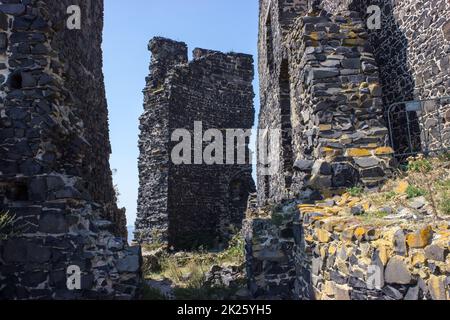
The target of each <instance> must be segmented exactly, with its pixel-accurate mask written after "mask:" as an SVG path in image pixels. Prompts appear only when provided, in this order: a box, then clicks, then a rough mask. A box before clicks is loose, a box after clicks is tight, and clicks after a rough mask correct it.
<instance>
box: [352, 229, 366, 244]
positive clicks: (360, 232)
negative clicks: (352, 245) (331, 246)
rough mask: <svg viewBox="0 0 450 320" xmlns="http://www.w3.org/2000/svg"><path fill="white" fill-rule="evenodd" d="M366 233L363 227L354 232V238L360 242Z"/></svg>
mask: <svg viewBox="0 0 450 320" xmlns="http://www.w3.org/2000/svg"><path fill="white" fill-rule="evenodd" d="M366 232H367V230H366V229H365V228H363V227H358V228H356V229H355V232H354V235H355V238H356V239H358V240H359V241H361V240H362V239H363V238H364V236H365V234H366Z"/></svg>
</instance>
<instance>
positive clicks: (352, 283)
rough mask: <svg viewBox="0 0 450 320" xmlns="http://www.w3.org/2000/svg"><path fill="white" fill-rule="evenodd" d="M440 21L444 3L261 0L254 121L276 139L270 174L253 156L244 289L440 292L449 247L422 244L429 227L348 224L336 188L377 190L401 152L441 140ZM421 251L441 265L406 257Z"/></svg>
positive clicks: (449, 129)
mask: <svg viewBox="0 0 450 320" xmlns="http://www.w3.org/2000/svg"><path fill="white" fill-rule="evenodd" d="M370 6H376V8H378V9H380V13H381V16H380V17H381V21H380V22H381V26H380V28H379V29H378V28H370V26H369V24H368V19H369V18H370V16H371V15H372V14H373V12H372V10H373V7H372V9H370ZM369 9H370V10H369ZM449 21H450V4H449V3H448V1H445V0H433V1H417V0H414V1H411V0H393V1H391V0H374V1H363V0H361V1H359V0H341V1H340V0H322V1H320V0H319V1H316V0H312V1H307V0H260V21H259V74H260V90H261V112H260V115H259V130H262V129H265V128H274V129H281V131H282V134H281V136H280V137H279V139H278V140H277V141H274V142H273V143H275V144H278V145H280V146H281V151H280V153H279V154H275V156H276V157H277V159H276V160H277V163H278V166H276V168H278V170H275V172H274V174H270V175H267V174H266V172H267V169H270V164H269V165H267V164H265V163H263V162H261V161H259V162H258V201H257V202H258V204H259V206H260V207H251V208H249V211H248V214H247V219H246V221H245V223H244V233H245V236H246V243H247V245H246V254H247V260H246V263H247V277H248V281H249V288H250V290H251V292H252V294H253V295H254V296H255V297H266V298H267V297H269V298H271V297H272V298H273V297H276V298H282V299H316V298H319V299H322V298H323V299H326V298H328V299H338V300H339V299H356V300H359V299H387V300H392V299H397V300H398V299H403V298H404V299H412V300H417V299H419V298H420V299H421V298H424V297H428V298H431V297H432V298H433V299H442V298H443V299H444V300H445V299H446V290H447V293H448V281H447V282H446V279H448V268H447V271H445V270H446V268H445V263H447V265H448V261H449V260H448V258H447V260H445V259H446V258H445V253H444V252H445V247H446V246H447V247H448V243H447V244H446V243H445V239H446V238H445V237H440V236H436V237H434V238H433V239H441V240H442V241H443V244H442V243H440V244H436V245H435V244H434V242H433V245H430V244H431V239H432V237H431V235H432V234H433V232H436V234H438V233H439V228H440V226H437V227H436V226H431V225H429V226H427V227H424V226H423V224H424V223H426V222H423V221H422V222H421V223H422V225H420V222H419V226H417V225H414V223H411V225H410V226H408V227H406V228H404V227H400V226H399V225H397V226H396V227H397V229H395V227H394V229H393V230H391V229H389V228H388V227H386V229H383V228H371V227H370V226H368V225H364V224H358V222H357V220H355V219H354V215H357V214H359V213H361V212H363V211H364V210H365V209H364V208H363V207H359V206H357V205H355V204H356V202H357V201H358V199H357V198H354V197H351V196H350V195H349V194H348V193H347V194H345V191H346V190H348V188H351V187H354V186H360V187H364V188H366V189H371V188H374V187H377V186H380V185H382V183H383V182H384V181H385V180H386V178H388V177H389V176H390V175H391V173H392V170H393V169H394V168H395V165H396V163H397V162H398V161H399V160H400V161H402V160H403V159H404V158H405V157H406V156H408V155H411V154H414V153H416V152H423V153H433V152H438V151H442V150H448V149H449V148H450V118H449V116H450V100H449V99H448V96H449V95H450V91H449V90H450V76H449V53H450V22H449ZM446 97H447V98H446ZM411 100H414V101H415V102H408V101H411ZM393 111H395V113H394V112H393ZM273 171H274V170H273ZM333 197H334V198H333ZM292 199H295V200H292ZM321 200H322V202H321ZM352 201H353V204H352ZM316 202H317V204H316ZM347 203H348V206H349V208H347V209H348V211H346V210H347V209H344V207H345V206H346V205H347ZM267 204H269V205H270V206H269V207H268V208H269V209H270V208H272V209H270V210H269V211H270V212H269V213H266V212H265V210H266V209H264V206H265V205H267ZM274 205H275V206H274ZM366 205H367V204H366ZM369 205H370V204H369ZM266 208H267V206H266ZM341 213H342V214H343V216H342V217H339V216H338V215H339V214H341ZM352 215H353V217H352ZM419 220H420V219H419ZM443 228H444V229H445V228H446V227H445V223H444V227H443ZM433 230H435V231H433ZM382 232H386V234H382ZM404 233H406V234H407V236H406V239H407V244H406V243H405V235H404ZM420 234H421V235H425V236H424V239H426V240H423V241H421V242H420V243H419V242H414V241H413V240H415V239H416V235H420ZM392 239H394V240H392ZM377 241H378V242H377ZM383 241H385V242H383ZM434 241H436V240H434ZM392 243H393V249H389V250H391V251H388V249H387V248H390V247H392ZM381 244H382V245H381ZM385 244H386V247H385V246H384V245H385ZM402 244H403V245H402ZM428 245H430V246H429V247H426V246H428ZM407 246H408V248H409V250H408V251H407V249H406V248H407ZM425 247H426V248H425ZM423 248H425V254H424V256H426V257H427V259H429V261H434V262H433V263H436V264H439V265H440V266H442V268H441V269H439V270H437V269H433V264H432V263H431V262H430V263H431V264H429V268H430V269H429V270H428V269H427V267H426V265H425V267H423V265H421V264H416V265H413V266H410V265H407V261H409V260H407V259H408V258H409V259H411V256H414V255H417V254H423V253H421V252H420V250H421V249H423ZM434 248H438V249H439V250H440V252H443V254H442V255H440V256H438V257H437V256H433V255H431V254H430V252H431V251H432V250H434ZM443 248H444V249H443ZM385 250H386V251H385ZM415 250H417V251H415ZM405 257H406V258H405ZM445 261H447V262H445ZM421 266H422V267H423V268H422V269H421V271H420V272H419V271H418V270H419V269H418V268H420V267H421ZM413 269H414V272H416V273H415V275H414V278H413V277H412V274H411V272H412V271H411V270H413ZM374 270H375V271H374ZM371 272H372V274H371ZM373 272H378V273H377V276H378V278H377V281H378V280H379V283H378V284H377V286H378V288H374V287H372V286H373V285H372V284H370V285H368V283H369V282H370V279H371V278H370V277H373V276H374V273H373ZM417 272H419V273H418V274H417ZM433 272H434V273H433ZM429 273H432V274H431V275H429ZM445 283H447V285H446V284H445ZM446 288H447V289H446ZM419 292H420V294H419Z"/></svg>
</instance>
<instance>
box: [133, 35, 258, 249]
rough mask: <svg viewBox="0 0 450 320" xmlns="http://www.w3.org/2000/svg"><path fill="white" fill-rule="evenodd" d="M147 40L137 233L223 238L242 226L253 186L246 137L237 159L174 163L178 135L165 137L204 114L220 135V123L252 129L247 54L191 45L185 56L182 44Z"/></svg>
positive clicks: (210, 240)
mask: <svg viewBox="0 0 450 320" xmlns="http://www.w3.org/2000/svg"><path fill="white" fill-rule="evenodd" d="M149 48H150V50H151V52H152V64H151V75H150V77H149V78H148V79H147V87H146V89H145V112H144V115H143V116H142V117H141V137H140V149H141V156H140V162H139V169H140V179H141V182H140V193H139V207H138V220H137V223H136V230H137V233H136V236H137V238H138V240H139V241H141V242H157V241H162V242H167V243H168V244H169V245H170V246H173V247H175V248H177V249H191V248H193V247H198V246H200V245H205V246H221V245H222V244H225V243H226V242H227V241H228V240H229V238H230V237H231V235H232V234H233V232H234V230H233V229H234V228H240V225H241V223H242V219H243V216H244V212H245V210H246V204H247V198H248V195H249V193H251V192H254V190H255V188H254V183H253V179H252V177H251V165H250V164H248V163H249V161H248V160H249V159H248V156H249V148H248V143H249V139H247V141H246V145H245V149H246V153H247V162H246V163H247V164H243V165H240V164H232V165H222V164H214V165H207V164H205V163H204V162H203V164H194V161H192V164H180V165H175V164H174V163H173V162H172V159H171V152H172V149H173V148H174V147H175V145H177V144H178V142H171V141H170V139H171V135H172V133H173V131H174V130H176V129H186V130H187V131H188V132H190V133H191V134H192V139H194V135H193V134H194V122H202V132H203V133H204V132H206V131H207V130H208V129H218V130H220V131H221V132H222V133H223V135H224V142H225V137H226V129H250V128H251V127H252V125H253V121H254V109H253V98H254V94H253V87H252V80H253V75H254V74H253V59H252V57H251V56H249V55H245V54H234V53H229V54H224V53H220V52H217V51H211V50H203V49H195V50H194V59H193V61H191V62H188V58H187V47H186V45H185V44H184V43H179V42H174V41H171V40H168V39H164V38H155V39H153V40H152V41H151V42H150V46H149ZM221 143H222V142H221ZM207 145H208V143H204V147H205V146H207ZM235 147H236V146H235ZM224 152H225V147H224ZM193 155H194V150H193V152H192V156H193Z"/></svg>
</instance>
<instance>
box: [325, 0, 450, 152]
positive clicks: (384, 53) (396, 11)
mask: <svg viewBox="0 0 450 320" xmlns="http://www.w3.org/2000/svg"><path fill="white" fill-rule="evenodd" d="M322 3H323V5H324V6H325V8H326V9H327V10H331V11H333V10H339V9H340V10H345V9H348V8H350V9H351V10H354V11H358V12H359V13H360V14H361V15H362V16H363V17H368V15H367V14H366V12H367V7H368V6H370V5H377V6H379V7H380V8H381V13H382V21H381V29H380V30H372V31H370V32H369V38H368V40H369V42H370V44H371V46H372V47H373V49H374V55H375V59H376V61H377V62H378V64H379V70H380V77H381V84H382V88H383V96H382V97H383V101H384V104H385V107H386V108H387V107H388V106H390V105H392V104H393V103H398V102H403V101H410V100H427V99H432V98H438V97H448V96H450V90H449V88H450V76H449V53H450V40H449V37H448V21H449V19H450V4H449V2H448V1H446V0H397V1H391V0H375V1H359V0H323V1H322ZM427 104H429V103H428V102H427ZM433 104H434V103H431V105H433ZM423 107H424V112H423V113H424V114H417V115H416V114H414V112H413V113H410V114H409V116H410V118H411V119H410V120H412V122H413V124H412V125H411V126H410V128H409V129H410V131H411V132H412V135H413V139H412V140H413V141H412V144H413V146H412V149H413V150H412V151H420V150H421V149H423V148H424V146H423V142H424V139H425V138H424V136H423V131H424V129H425V131H426V132H427V136H428V135H429V137H427V138H428V140H429V144H430V146H431V147H432V148H433V147H434V148H436V147H438V146H439V147H441V146H442V144H444V147H446V148H449V145H448V141H449V140H450V129H449V127H450V124H449V123H448V120H445V119H444V117H443V115H444V114H445V112H446V110H448V109H449V108H450V106H449V102H446V103H443V104H442V105H439V106H436V107H435V108H433V107H432V108H430V106H429V105H428V106H427V105H424V106H423ZM437 110H439V111H440V112H436V111H437ZM422 116H423V117H424V118H425V119H424V120H425V121H424V122H425V125H424V128H419V126H418V123H417V122H418V121H417V120H416V118H420V117H422ZM405 117H406V114H405V105H404V104H401V105H399V106H398V112H395V113H394V116H393V125H392V128H393V131H394V134H393V141H392V145H393V146H394V147H395V149H396V152H397V153H402V152H406V151H408V150H410V149H411V148H410V147H409V145H408V141H407V127H406V126H405V121H406V119H405ZM428 119H430V120H428ZM427 120H428V121H427ZM414 121H416V123H414ZM431 122H432V123H433V125H430V123H431ZM438 124H440V127H441V132H442V135H443V138H444V139H443V140H441V139H440V138H439V136H440V134H438V132H437V128H438V127H439V125H438ZM421 140H422V141H421ZM421 142H422V144H421Z"/></svg>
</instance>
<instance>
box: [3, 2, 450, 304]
mask: <svg viewBox="0 0 450 320" xmlns="http://www.w3.org/2000/svg"><path fill="white" fill-rule="evenodd" d="M259 4H260V16H259V19H260V20H259V41H258V47H259V61H258V68H259V74H260V90H261V94H260V96H261V110H260V114H259V119H258V128H259V133H263V132H264V130H266V129H268V130H269V131H270V130H271V129H274V130H280V131H281V134H280V135H270V134H269V135H266V136H265V137H268V139H269V141H268V144H269V146H280V150H279V152H276V153H275V154H271V155H269V157H270V158H271V159H270V160H271V161H269V162H268V163H266V161H262V160H263V159H262V158H261V155H260V154H259V153H258V156H259V157H260V158H259V161H258V164H257V176H258V182H257V191H256V188H255V183H254V181H253V178H252V166H251V162H250V158H251V152H250V148H249V144H250V136H249V135H247V136H245V138H244V139H243V140H242V139H238V138H236V137H235V136H231V138H232V139H231V140H230V141H231V145H232V148H231V149H232V150H231V151H234V152H233V153H232V158H233V159H234V160H237V158H238V156H237V155H236V153H235V152H236V151H237V150H244V151H245V152H244V153H245V161H244V163H240V162H237V161H234V162H233V164H230V163H221V162H219V163H217V162H216V163H214V161H213V162H212V164H206V162H205V158H204V154H200V158H202V159H201V160H200V161H199V153H198V152H199V150H198V149H203V150H200V151H201V152H203V151H204V150H205V149H206V148H207V147H208V146H210V144H211V143H212V142H213V141H214V142H218V143H219V144H220V145H223V142H224V140H223V141H220V139H222V138H223V139H228V138H229V135H230V130H231V131H234V132H235V133H236V130H246V129H251V128H252V127H253V125H254V116H255V110H254V107H253V99H254V92H253V86H252V82H253V80H254V68H253V58H252V57H251V56H250V55H246V54H238V53H221V52H218V51H212V50H205V49H199V48H197V49H195V50H194V52H193V59H192V60H191V61H189V59H188V53H187V50H188V49H187V46H186V44H184V43H181V42H176V41H172V40H169V39H166V38H161V37H156V38H154V39H152V40H151V41H150V44H149V50H150V51H151V54H152V58H151V64H150V75H149V76H148V77H147V79H146V87H145V89H144V113H143V114H142V116H141V118H140V130H141V134H140V137H139V148H140V157H139V179H140V185H139V198H138V217H137V221H136V233H135V238H136V241H137V242H138V243H139V244H160V245H164V246H166V247H168V248H173V249H174V250H190V249H194V248H195V249H197V248H199V247H203V248H211V247H213V248H219V249H220V248H224V247H225V246H226V245H227V243H228V242H229V240H230V239H231V237H232V236H233V235H234V234H235V233H236V232H237V231H239V230H240V229H241V228H242V229H243V230H242V232H243V234H244V235H245V240H246V246H245V251H246V271H247V272H246V277H247V279H248V284H249V289H250V293H251V294H252V296H253V297H255V298H256V297H260V298H261V297H262V298H273V297H275V298H282V299H315V298H332V299H388V300H392V299H413V300H417V299H422V298H424V299H425V298H433V299H435V300H438V299H445V298H448V295H449V294H450V291H449V290H448V286H449V284H448V279H449V272H448V265H449V261H450V256H449V255H448V251H449V250H448V249H449V248H448V239H449V237H450V235H449V234H448V227H445V228H443V227H442V226H438V225H436V224H432V223H431V222H430V223H429V224H428V225H427V226H424V225H422V224H424V223H425V222H427V221H428V220H426V219H427V217H424V218H423V217H422V218H423V219H422V220H420V219H418V221H419V222H417V221H416V222H417V224H413V223H411V224H408V226H406V227H404V226H401V228H400V226H399V225H398V224H397V225H394V224H395V221H394V223H393V224H391V225H390V226H388V227H387V229H388V230H386V228H384V229H383V228H381V227H380V228H373V227H371V226H369V225H357V224H356V223H357V222H355V221H356V219H355V217H356V215H358V214H361V213H362V212H363V211H364V210H365V208H364V206H363V205H362V204H361V205H359V204H358V203H360V202H361V199H355V197H352V196H350V195H349V194H348V193H347V194H346V193H345V191H346V190H348V188H351V187H355V186H359V187H363V188H365V189H368V190H370V189H376V188H378V187H379V186H381V185H382V184H383V183H384V182H385V181H386V180H387V179H388V178H389V177H390V176H391V175H392V173H393V171H394V170H395V168H396V165H397V163H398V162H401V161H403V160H404V159H405V158H406V157H408V156H409V155H411V154H415V153H417V152H422V153H426V154H434V153H438V152H440V151H442V150H448V149H449V148H450V145H449V144H450V98H448V96H450V76H449V75H450V72H449V53H450V22H449V21H450V4H449V2H448V0H370V1H369V0H367V1H365V0H259ZM73 5H75V6H79V7H80V9H81V13H82V17H83V18H82V24H81V28H74V29H71V28H68V26H67V25H66V22H67V18H68V11H67V8H68V7H70V6H73ZM374 7H375V9H374ZM377 8H378V9H379V10H380V11H379V13H380V14H381V16H380V17H381V21H380V22H381V26H380V28H378V27H376V26H375V27H374V26H373V24H372V25H369V24H368V21H369V20H370V19H372V18H373V15H374V12H375V14H376V12H377V10H376V9H377ZM374 10H375V11H374ZM375 25H376V24H375ZM102 29H103V1H100V0H92V1H88V0H59V1H56V0H0V213H1V214H5V213H7V214H8V215H9V216H11V217H14V220H13V224H12V226H10V229H11V230H8V231H11V235H8V237H3V235H1V234H0V236H2V237H0V299H24V300H25V299H112V298H114V299H133V298H136V297H138V296H139V293H140V288H141V285H142V277H141V264H142V258H141V249H140V247H139V246H129V245H128V244H127V242H126V237H127V230H126V218H125V210H124V209H120V208H118V207H117V199H116V193H115V191H114V187H113V182H112V174H111V168H110V165H109V156H110V154H111V147H110V142H109V132H108V111H107V102H106V98H105V88H104V83H103V72H102V51H101V43H102ZM214 129H215V130H216V133H217V131H219V133H221V134H220V136H221V137H218V136H217V135H214V134H211V132H212V131H211V130H214ZM199 139H200V146H199V142H198V140H199ZM271 139H272V140H271ZM181 140H183V142H185V141H188V143H187V146H188V147H187V148H185V149H182V151H181V149H180V148H179V146H180V143H181ZM199 147H200V148H199ZM269 149H270V147H269ZM275 149H276V148H275ZM215 150H216V151H215V153H214V155H212V154H211V156H212V157H214V158H216V157H217V156H218V154H220V153H222V152H223V155H224V157H223V158H225V159H227V158H228V157H227V156H229V152H230V150H225V149H224V150H222V152H221V151H220V149H215ZM218 150H219V151H218ZM174 155H175V156H176V157H178V158H177V159H174ZM202 156H203V157H202ZM180 159H182V161H179V160H180ZM209 160H211V159H209ZM275 164H276V165H275ZM268 172H269V173H270V174H267V173H268ZM255 192H256V194H255ZM255 197H256V198H257V199H255ZM317 201H322V202H317ZM366 205H367V206H369V204H367V203H366ZM419 205H420V204H419ZM345 206H348V208H345V209H344V207H345ZM247 207H249V208H247ZM422 207H424V206H422ZM347 209H348V210H347ZM265 210H266V211H265ZM346 210H347V211H346ZM343 211H345V215H344V217H340V216H339V213H341V212H343ZM261 212H262V213H264V215H262V214H261ZM245 213H246V216H245ZM243 219H244V220H243ZM414 219H415V218H414ZM419 223H420V224H421V225H419ZM427 223H428V222H427ZM386 235H387V236H386ZM425 261H429V263H428V262H427V263H425ZM371 268H372V269H371ZM369 269H370V270H369ZM371 270H372V271H373V270H375V271H378V273H379V275H381V279H382V281H381V282H380V283H378V284H377V286H378V288H374V287H372V286H371V285H368V284H367V283H368V281H369V280H370V277H371V276H372V274H371V273H370V272H372V271H371ZM69 271H70V272H69ZM68 280H70V281H68ZM72 280H73V281H72Z"/></svg>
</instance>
